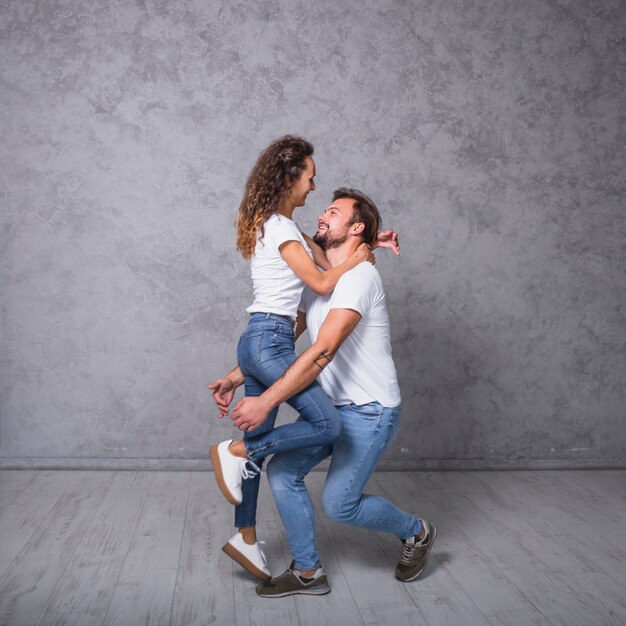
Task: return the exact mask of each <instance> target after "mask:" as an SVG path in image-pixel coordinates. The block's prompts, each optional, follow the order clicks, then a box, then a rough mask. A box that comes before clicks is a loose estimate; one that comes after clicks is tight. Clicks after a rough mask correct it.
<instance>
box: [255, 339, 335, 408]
mask: <svg viewBox="0 0 626 626" xmlns="http://www.w3.org/2000/svg"><path fill="white" fill-rule="evenodd" d="M330 350H331V348H325V347H323V346H318V345H316V344H313V345H312V346H311V347H310V348H308V349H307V350H305V351H304V352H303V353H302V354H301V355H300V356H299V357H298V358H297V359H296V361H295V362H294V363H293V365H291V367H290V368H289V369H288V370H287V371H286V372H285V373H284V374H283V375H282V376H281V377H280V378H279V379H278V380H277V381H276V382H275V383H274V384H273V385H272V386H271V387H270V388H269V389H267V390H266V391H264V392H263V394H261V398H262V400H263V401H264V402H265V403H266V404H267V406H268V410H270V411H271V410H272V409H273V408H274V407H277V406H278V405H279V404H281V403H282V402H285V400H288V399H289V398H291V397H292V396H295V395H296V394H297V393H298V392H299V391H302V390H303V389H305V388H306V387H308V386H309V385H310V384H311V383H312V382H313V381H314V380H315V379H316V378H317V377H318V376H319V375H320V374H321V373H322V371H323V370H324V368H325V367H326V366H327V365H328V364H329V363H330V362H331V361H332V359H333V356H334V352H331V351H330Z"/></svg>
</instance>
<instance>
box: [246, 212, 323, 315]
mask: <svg viewBox="0 0 626 626" xmlns="http://www.w3.org/2000/svg"><path fill="white" fill-rule="evenodd" d="M286 241H299V242H300V243H301V244H302V245H303V246H304V249H305V250H306V251H307V252H308V254H309V256H310V257H311V258H312V257H313V254H312V253H311V250H310V248H309V246H308V245H307V243H306V241H305V240H304V237H303V236H302V231H301V230H300V227H299V226H298V225H297V224H296V223H295V222H294V221H293V220H290V219H289V218H288V217H285V216H284V215H280V214H279V213H274V214H273V215H272V216H271V217H269V218H268V220H267V221H266V222H265V235H264V237H263V239H260V232H259V233H258V234H257V240H256V246H255V248H254V256H253V257H252V261H251V266H250V268H251V273H252V288H253V290H254V302H253V303H252V304H251V305H250V306H249V307H248V308H247V309H246V310H247V311H248V312H249V313H257V312H261V313H276V314H278V315H288V316H289V317H291V318H292V319H293V320H295V319H296V315H297V314H298V304H299V302H300V296H301V295H302V290H303V289H304V283H303V282H302V281H301V280H300V279H299V278H298V277H297V276H296V275H295V274H294V272H293V270H292V269H291V268H290V267H289V265H287V263H286V261H285V260H284V259H283V257H282V256H280V251H279V249H278V248H279V247H280V246H281V245H282V244H283V243H285V242H286Z"/></svg>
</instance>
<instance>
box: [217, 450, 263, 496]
mask: <svg viewBox="0 0 626 626" xmlns="http://www.w3.org/2000/svg"><path fill="white" fill-rule="evenodd" d="M231 442H232V439H227V440H226V441H222V442H221V443H219V444H217V445H216V446H211V447H210V448H209V455H210V456H211V462H212V463H213V470H214V471H215V479H216V480H217V484H218V486H219V488H220V489H221V490H222V493H223V494H224V497H225V498H226V499H227V500H228V501H229V502H230V503H231V504H235V505H236V504H241V499H242V495H241V482H242V480H243V479H244V478H252V477H253V476H256V474H257V472H260V471H261V470H260V469H259V468H258V467H257V466H256V465H255V464H254V463H253V462H252V461H250V459H246V458H244V457H241V456H235V455H234V454H232V453H231V452H230V451H229V449H228V446H229V445H230V444H231ZM248 463H249V464H250V465H252V467H253V468H254V469H255V470H256V471H252V470H249V469H248V468H247V467H246V464H248Z"/></svg>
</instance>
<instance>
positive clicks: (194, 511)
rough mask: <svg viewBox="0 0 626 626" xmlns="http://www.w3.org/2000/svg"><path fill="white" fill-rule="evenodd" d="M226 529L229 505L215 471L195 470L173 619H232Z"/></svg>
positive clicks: (196, 625) (195, 625) (195, 623)
mask: <svg viewBox="0 0 626 626" xmlns="http://www.w3.org/2000/svg"><path fill="white" fill-rule="evenodd" d="M230 529H231V509H230V507H229V506H228V505H227V504H226V501H225V500H224V498H223V497H222V495H221V493H220V491H219V489H218V487H217V485H216V483H215V479H214V477H213V474H212V473H210V472H194V473H193V474H192V476H191V482H190V491H189V500H188V504H187V512H186V517H185V527H184V531H183V537H182V543H181V553H180V559H179V566H178V576H177V579H176V587H175V592H174V602H173V607H172V618H171V624H172V625H177V624H185V625H186V626H202V625H205V624H232V623H234V592H233V587H234V582H233V581H234V576H233V566H232V562H231V561H230V559H228V558H227V557H226V555H224V554H223V553H222V551H221V547H222V545H223V544H224V543H225V542H226V539H227V538H228V537H229V536H230V535H228V536H227V534H228V532H229V531H230ZM224 537H226V539H225V538H224Z"/></svg>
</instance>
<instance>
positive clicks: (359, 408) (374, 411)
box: [349, 402, 385, 419]
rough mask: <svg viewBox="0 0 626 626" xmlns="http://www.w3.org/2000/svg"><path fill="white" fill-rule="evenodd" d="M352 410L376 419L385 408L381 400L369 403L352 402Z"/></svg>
mask: <svg viewBox="0 0 626 626" xmlns="http://www.w3.org/2000/svg"><path fill="white" fill-rule="evenodd" d="M349 406H350V410H351V411H354V412H355V413H359V414H360V415H363V417H365V418H367V419H374V418H377V417H380V416H381V415H382V414H383V411H384V410H385V409H384V407H383V405H382V404H380V402H369V403H368V404H353V403H350V405H349Z"/></svg>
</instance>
